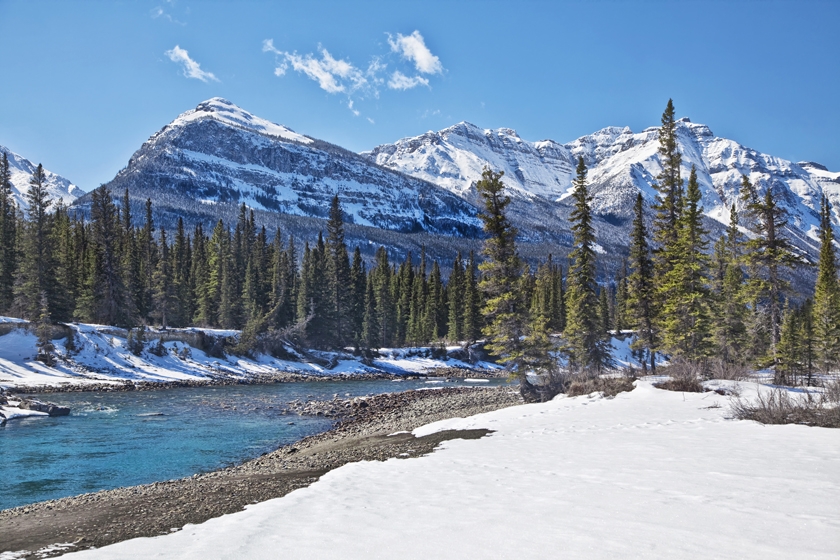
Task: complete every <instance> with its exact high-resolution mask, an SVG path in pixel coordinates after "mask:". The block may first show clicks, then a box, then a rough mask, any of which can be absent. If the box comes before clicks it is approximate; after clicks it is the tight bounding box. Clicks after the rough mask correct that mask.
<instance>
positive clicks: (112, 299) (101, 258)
mask: <svg viewBox="0 0 840 560" xmlns="http://www.w3.org/2000/svg"><path fill="white" fill-rule="evenodd" d="M90 217H91V222H90V226H91V236H90V251H91V255H90V257H89V259H90V261H89V265H90V266H89V274H88V277H87V281H86V285H85V286H84V290H83V295H82V297H81V298H80V302H79V312H80V313H81V316H82V317H83V318H84V319H85V320H87V321H91V322H95V323H102V324H105V325H116V326H121V327H130V326H132V324H133V317H132V316H131V305H130V299H129V297H128V293H127V290H126V288H125V284H124V282H123V275H122V259H121V257H120V254H119V242H120V240H121V237H122V236H121V234H120V233H121V224H120V220H119V214H118V210H117V207H116V205H114V201H113V200H112V198H111V192H110V191H109V190H108V188H107V187H106V186H104V185H103V186H101V187H99V188H98V189H95V190H94V191H93V192H92V193H91V209H90Z"/></svg>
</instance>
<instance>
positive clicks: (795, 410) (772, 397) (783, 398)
mask: <svg viewBox="0 0 840 560" xmlns="http://www.w3.org/2000/svg"><path fill="white" fill-rule="evenodd" d="M730 408H731V410H732V415H733V416H734V417H735V418H738V419H739V420H755V421H756V422H760V423H762V424H804V425H806V426H820V427H823V428H840V407H838V406H837V405H836V404H833V403H831V402H830V401H829V397H827V396H826V395H825V394H821V395H819V396H815V395H814V394H812V393H810V392H806V393H805V394H804V395H802V396H799V397H794V396H791V394H790V392H789V391H786V390H784V389H773V390H772V391H765V392H763V393H762V392H761V391H759V393H758V397H757V398H756V400H755V401H754V402H753V401H744V400H742V399H740V398H738V399H734V400H733V401H732V402H731V403H730Z"/></svg>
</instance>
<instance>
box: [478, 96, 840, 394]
mask: <svg viewBox="0 0 840 560" xmlns="http://www.w3.org/2000/svg"><path fill="white" fill-rule="evenodd" d="M659 144H660V145H659V155H660V161H661V164H662V171H661V172H660V173H659V175H658V176H657V178H656V184H655V185H654V186H655V188H656V190H657V193H658V196H657V198H656V200H655V202H654V203H653V204H652V205H651V206H652V208H651V210H652V211H653V214H654V216H653V220H652V223H650V222H649V220H648V219H647V218H646V214H647V213H646V211H645V202H644V200H643V197H642V195H641V193H639V194H638V196H637V198H636V201H635V206H634V214H635V217H634V220H633V227H632V233H631V242H630V247H629V254H628V256H627V258H626V260H625V264H624V266H622V269H621V271H620V273H619V274H618V277H617V278H616V279H614V281H613V282H612V283H611V286H602V287H599V286H598V284H597V283H596V277H595V259H596V258H597V253H596V250H595V243H596V239H595V230H594V227H593V223H592V213H591V209H590V202H591V195H590V194H589V192H588V189H587V178H586V176H587V168H586V164H585V162H584V159H583V158H582V157H580V158H579V160H578V165H577V169H576V177H575V179H574V181H573V194H572V200H573V203H574V208H573V211H572V213H571V216H570V217H571V222H572V234H573V237H574V247H573V250H572V252H571V253H570V255H569V259H570V264H569V271H568V275H567V277H566V279H565V295H564V307H565V309H564V313H563V321H564V322H563V327H562V329H560V330H561V331H562V336H561V337H560V339H559V343H557V342H553V341H552V340H551V339H550V337H549V336H548V335H549V333H550V332H551V330H550V329H548V328H547V325H546V320H545V317H544V316H543V315H541V314H540V313H539V312H537V313H535V312H534V306H533V305H531V306H529V305H528V303H529V301H533V299H532V298H531V299H530V300H529V296H528V294H529V290H528V287H529V284H530V283H531V280H530V279H529V274H528V273H527V266H525V265H524V263H523V262H522V261H521V259H520V258H519V256H518V254H517V252H516V247H515V237H516V229H515V228H514V227H513V225H512V224H510V222H508V221H507V219H506V217H505V215H504V211H505V207H506V206H507V205H508V203H509V202H510V199H509V198H508V197H507V196H506V195H505V194H504V184H503V182H502V175H503V174H502V173H495V172H493V171H492V170H485V172H484V174H483V176H482V180H481V181H479V182H478V184H477V190H478V192H479V194H480V196H481V199H482V201H483V203H484V207H485V208H484V213H483V214H482V219H483V220H484V227H485V232H486V233H487V234H488V236H489V239H488V240H487V242H486V243H485V249H484V256H485V261H484V262H483V263H482V264H481V269H482V271H483V272H484V277H483V279H482V281H481V288H482V290H483V292H484V293H485V294H486V297H487V300H486V303H485V307H484V316H485V320H486V321H487V324H486V326H485V329H484V331H483V332H484V334H485V335H486V336H487V338H488V341H489V347H490V348H491V350H493V351H495V352H496V353H497V354H498V355H501V356H503V357H504V358H503V359H504V360H505V361H507V362H508V363H509V364H510V366H511V369H512V370H513V371H516V372H519V377H520V381H521V386H522V387H523V395H524V396H526V398H537V397H538V396H539V393H540V392H543V393H544V392H545V391H549V392H551V391H555V390H556V387H555V388H552V387H551V385H552V383H555V382H554V381H553V380H554V379H555V378H557V379H559V381H557V383H561V384H562V382H563V381H562V379H561V378H562V375H560V373H561V371H560V368H559V366H558V360H557V359H556V357H557V356H558V355H562V356H564V357H565V361H566V367H565V368H564V369H563V374H566V375H567V374H568V373H569V372H572V373H574V372H587V373H590V374H592V373H595V374H597V373H600V372H602V371H604V370H605V369H607V368H609V367H611V366H612V365H613V358H612V356H611V347H610V344H609V342H610V341H609V337H610V336H611V335H613V334H614V333H615V331H622V330H624V329H628V330H630V331H632V336H633V340H632V344H631V348H632V349H633V353H634V356H635V359H636V361H637V362H638V364H639V365H640V367H641V368H642V369H643V371H647V370H648V368H650V370H652V371H655V370H656V363H657V359H656V357H657V354H662V355H665V356H666V357H667V358H668V359H669V360H670V362H671V363H676V362H684V363H688V364H690V365H691V366H692V367H693V371H701V372H705V373H710V372H709V369H710V368H712V367H719V368H729V367H733V366H734V367H736V368H747V367H759V368H763V367H771V368H773V370H774V372H775V376H776V382H778V383H785V382H790V381H792V378H793V377H797V376H801V375H807V376H808V377H807V379H808V381H809V382H810V380H811V375H812V373H814V372H815V371H822V372H829V371H831V370H832V369H835V368H837V367H838V365H840V281H838V274H837V265H836V255H835V249H834V243H835V242H834V235H833V230H832V226H831V219H830V218H831V211H830V207H829V203H828V200H827V199H826V198H825V197H823V199H822V200H821V203H820V228H819V239H820V247H821V249H820V258H819V263H818V273H817V277H816V285H815V289H814V296H813V298H812V299H811V298H809V299H806V300H805V301H804V302H801V303H799V304H795V303H794V302H793V300H792V298H790V295H791V294H790V286H788V285H787V284H786V282H785V281H784V271H785V269H789V268H793V267H799V266H810V264H809V263H808V262H807V261H806V259H805V258H804V257H803V256H801V255H798V254H796V252H795V250H794V248H793V246H792V244H791V242H790V241H789V239H788V238H787V237H786V227H787V221H786V215H785V212H784V210H783V209H782V208H780V207H779V206H778V205H777V203H776V200H775V197H774V194H773V192H772V189H771V187H770V186H768V187H767V188H765V189H764V193H763V194H759V190H758V189H757V187H756V186H755V185H753V184H752V183H751V182H750V180H749V178H748V177H747V176H742V181H741V188H740V193H739V202H740V204H739V205H736V204H735V202H734V201H733V202H732V204H731V209H730V219H729V227H728V229H727V231H726V233H725V234H724V235H723V236H721V237H720V238H719V239H717V240H716V241H715V243H714V246H713V248H712V249H711V250H710V247H709V245H710V242H711V240H710V239H709V232H708V231H706V230H705V229H704V228H703V222H702V217H703V208H702V206H701V204H700V203H701V198H702V196H701V192H700V185H699V183H698V180H697V172H696V169H695V168H694V167H693V166H692V168H691V171H690V174H689V177H688V181H687V183H686V182H685V181H684V180H683V178H682V176H681V166H682V155H681V154H680V152H679V149H678V144H677V137H676V121H675V119H674V105H673V102H672V101H671V100H669V101H668V104H667V106H666V109H665V111H664V113H663V115H662V120H661V128H660V130H659ZM738 207H740V209H741V211H740V213H739V212H738V211H737V208H738ZM530 372H540V373H542V376H541V377H542V378H543V380H542V386H533V385H532V384H531V381H530V378H529V377H528V375H527V374H528V373H530ZM546 387H547V388H546ZM542 396H543V397H545V395H544V394H543V395H542Z"/></svg>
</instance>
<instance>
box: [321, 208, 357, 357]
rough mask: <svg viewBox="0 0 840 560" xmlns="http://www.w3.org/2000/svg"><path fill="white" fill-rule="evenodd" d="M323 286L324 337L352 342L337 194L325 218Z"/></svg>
mask: <svg viewBox="0 0 840 560" xmlns="http://www.w3.org/2000/svg"><path fill="white" fill-rule="evenodd" d="M326 251H327V257H326V258H327V263H326V272H327V274H328V279H329V280H328V284H327V289H328V290H329V300H330V304H329V307H327V308H326V309H325V311H326V312H327V314H328V315H327V321H328V323H329V327H328V329H329V333H328V336H327V338H328V339H330V340H331V341H332V344H334V345H336V346H338V347H343V346H345V345H346V344H348V343H351V342H353V330H354V329H353V321H352V318H351V313H352V309H351V301H352V300H351V296H352V285H351V283H350V281H351V278H350V260H349V259H348V257H347V245H346V244H345V241H344V220H343V219H342V217H341V206H340V204H339V201H338V195H335V196H334V197H333V199H332V203H331V204H330V216H329V220H328V221H327V244H326Z"/></svg>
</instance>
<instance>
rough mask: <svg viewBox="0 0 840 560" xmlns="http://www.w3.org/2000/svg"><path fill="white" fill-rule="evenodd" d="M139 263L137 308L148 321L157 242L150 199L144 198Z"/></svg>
mask: <svg viewBox="0 0 840 560" xmlns="http://www.w3.org/2000/svg"><path fill="white" fill-rule="evenodd" d="M140 246H141V264H142V267H141V268H142V274H143V298H142V305H141V307H140V309H139V310H138V311H139V312H140V316H141V317H142V318H143V320H144V321H148V319H149V317H150V315H151V313H152V296H153V294H154V289H155V282H154V276H155V269H156V268H157V258H158V255H157V244H156V243H155V225H154V220H153V218H152V200H151V199H150V198H147V199H146V219H145V222H144V223H143V232H142V234H141V235H140Z"/></svg>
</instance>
